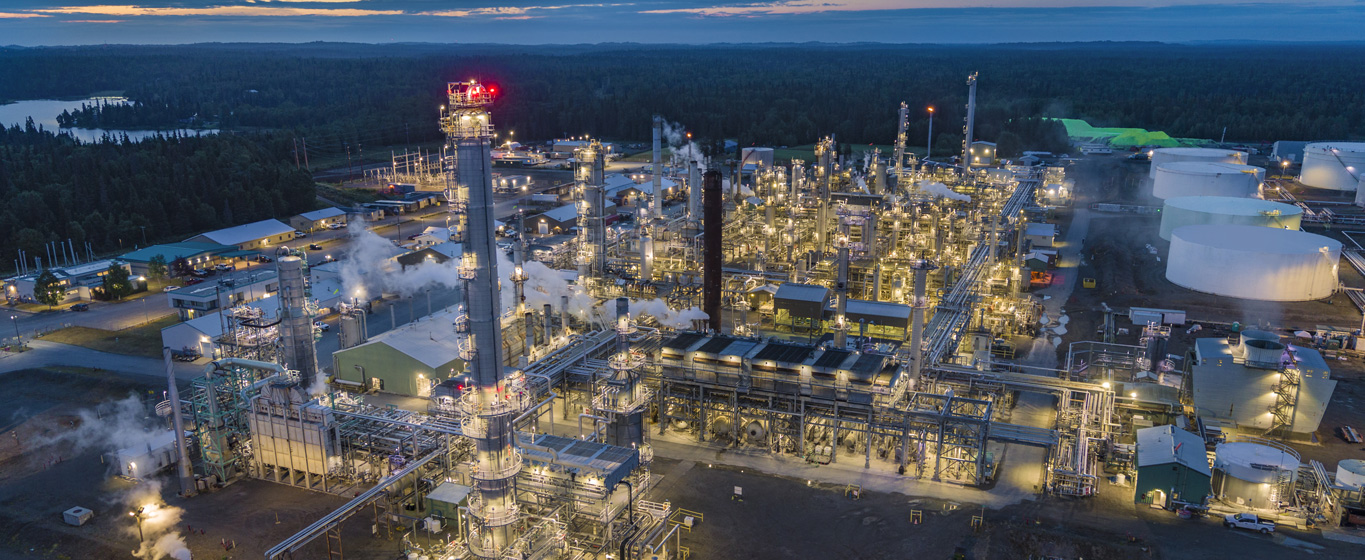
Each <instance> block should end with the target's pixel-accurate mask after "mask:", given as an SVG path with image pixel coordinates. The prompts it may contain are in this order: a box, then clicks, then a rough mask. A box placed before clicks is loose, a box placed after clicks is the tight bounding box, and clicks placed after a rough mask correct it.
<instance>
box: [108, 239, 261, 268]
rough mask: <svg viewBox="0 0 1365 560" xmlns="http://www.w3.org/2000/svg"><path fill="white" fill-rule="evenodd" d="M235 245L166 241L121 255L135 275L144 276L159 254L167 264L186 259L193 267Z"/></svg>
mask: <svg viewBox="0 0 1365 560" xmlns="http://www.w3.org/2000/svg"><path fill="white" fill-rule="evenodd" d="M235 250H237V247H236V246H234V245H219V244H217V243H201V242H197V241H181V242H179V243H166V244H162V245H152V246H150V247H143V248H141V249H138V250H136V251H133V252H131V253H125V254H123V255H122V256H120V257H119V260H122V261H124V262H126V263H128V264H129V265H130V266H132V269H133V272H132V274H133V276H144V275H146V274H147V266H148V264H150V263H151V262H152V259H154V258H156V257H157V256H158V255H160V256H161V258H162V259H164V260H165V261H166V266H167V267H170V266H171V263H174V262H175V261H176V260H178V259H185V261H186V262H188V263H189V264H190V266H191V267H196V268H198V267H202V266H204V265H206V264H209V263H210V262H212V261H213V259H214V258H216V257H218V256H219V255H221V254H222V253H226V252H228V251H235Z"/></svg>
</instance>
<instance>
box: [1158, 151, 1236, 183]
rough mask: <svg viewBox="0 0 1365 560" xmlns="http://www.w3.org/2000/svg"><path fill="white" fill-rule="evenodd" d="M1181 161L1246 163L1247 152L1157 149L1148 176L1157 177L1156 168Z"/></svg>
mask: <svg viewBox="0 0 1365 560" xmlns="http://www.w3.org/2000/svg"><path fill="white" fill-rule="evenodd" d="M1179 161H1204V162H1210V163H1246V162H1247V155H1246V152H1239V151H1237V150H1224V149H1220V148H1157V149H1155V150H1152V167H1151V169H1150V170H1149V171H1148V173H1147V174H1148V176H1150V177H1156V168H1157V167H1159V166H1161V165H1164V164H1167V163H1175V162H1179Z"/></svg>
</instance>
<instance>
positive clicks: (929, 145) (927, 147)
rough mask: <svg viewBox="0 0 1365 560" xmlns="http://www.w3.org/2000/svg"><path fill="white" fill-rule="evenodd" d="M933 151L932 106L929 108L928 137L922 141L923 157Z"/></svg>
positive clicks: (927, 157) (927, 156)
mask: <svg viewBox="0 0 1365 560" xmlns="http://www.w3.org/2000/svg"><path fill="white" fill-rule="evenodd" d="M933 153H934V108H933V107H930V108H929V139H928V140H926V141H925V142H924V159H926V160H927V159H929V156H930V155H931V154H933Z"/></svg>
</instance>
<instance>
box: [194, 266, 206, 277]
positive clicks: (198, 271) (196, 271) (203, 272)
mask: <svg viewBox="0 0 1365 560" xmlns="http://www.w3.org/2000/svg"><path fill="white" fill-rule="evenodd" d="M208 275H209V271H207V270H204V269H202V268H196V269H194V270H191V271H190V276H193V277H195V278H203V277H205V276H208Z"/></svg>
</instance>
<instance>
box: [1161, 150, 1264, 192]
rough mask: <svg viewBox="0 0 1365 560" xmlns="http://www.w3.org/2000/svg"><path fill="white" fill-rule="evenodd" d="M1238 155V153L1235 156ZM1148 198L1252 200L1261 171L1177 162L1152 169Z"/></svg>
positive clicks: (1258, 188)
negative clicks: (1209, 197) (1225, 197)
mask: <svg viewBox="0 0 1365 560" xmlns="http://www.w3.org/2000/svg"><path fill="white" fill-rule="evenodd" d="M1238 153H1241V152H1238ZM1153 170H1154V171H1153V175H1152V196H1155V197H1157V198H1160V199H1163V200H1164V199H1167V198H1175V197H1178V196H1230V197H1236V198H1247V197H1252V196H1256V194H1257V193H1259V192H1260V191H1261V183H1263V182H1265V169H1262V168H1260V167H1256V166H1253V165H1242V164H1240V163H1225V162H1219V161H1177V162H1172V163H1165V164H1162V165H1160V166H1157V167H1155V168H1153Z"/></svg>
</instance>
